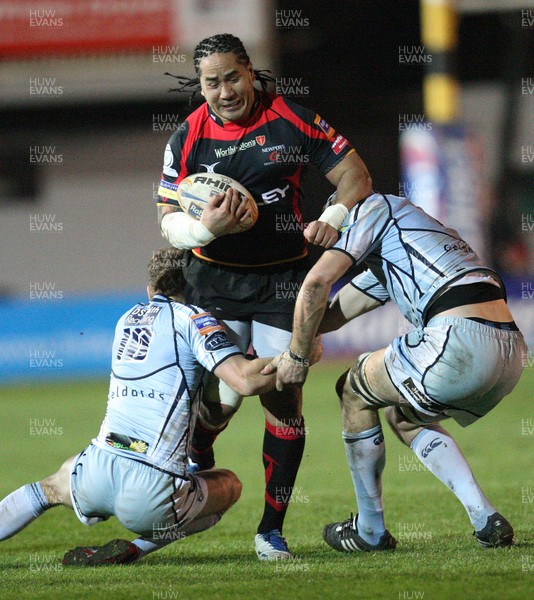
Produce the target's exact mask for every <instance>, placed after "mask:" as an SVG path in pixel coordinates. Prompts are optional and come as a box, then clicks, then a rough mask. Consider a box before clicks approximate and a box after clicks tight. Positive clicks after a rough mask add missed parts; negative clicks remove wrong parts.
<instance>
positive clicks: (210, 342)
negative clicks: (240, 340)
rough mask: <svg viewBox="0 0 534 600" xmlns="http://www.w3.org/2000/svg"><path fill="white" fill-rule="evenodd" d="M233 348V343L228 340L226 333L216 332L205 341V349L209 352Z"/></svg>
mask: <svg viewBox="0 0 534 600" xmlns="http://www.w3.org/2000/svg"><path fill="white" fill-rule="evenodd" d="M232 346H233V344H232V342H231V341H230V340H229V339H228V337H227V336H226V333H225V332H224V331H216V332H215V333H212V334H211V335H209V336H208V337H207V338H206V340H205V341H204V349H205V350H207V351H208V352H216V351H217V350H222V349H223V348H231V347H232Z"/></svg>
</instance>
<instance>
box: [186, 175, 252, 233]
mask: <svg viewBox="0 0 534 600" xmlns="http://www.w3.org/2000/svg"><path fill="white" fill-rule="evenodd" d="M229 188H233V189H234V190H237V191H238V192H239V194H240V195H241V196H242V197H245V198H246V199H247V208H248V209H249V210H250V217H249V218H248V219H246V220H245V221H244V222H243V223H241V224H240V229H242V231H246V230H247V229H250V228H251V227H252V226H253V225H254V223H256V221H257V220H258V206H257V205H256V202H255V201H254V198H253V197H252V194H251V193H250V192H249V191H248V190H247V189H246V188H245V187H244V186H242V185H241V184H240V183H238V182H237V181H235V179H232V178H231V177H227V176H226V175H221V174H220V173H195V174H194V175H188V176H187V177H186V178H185V179H182V181H181V182H180V183H179V185H178V202H179V203H180V206H181V207H182V210H183V211H184V213H185V214H186V215H189V216H190V217H192V218H193V219H197V220H200V217H201V216H202V211H203V210H204V208H205V207H206V205H207V203H208V200H209V199H210V198H211V197H212V196H215V195H217V194H222V193H225V192H226V191H227V190H228V189H229Z"/></svg>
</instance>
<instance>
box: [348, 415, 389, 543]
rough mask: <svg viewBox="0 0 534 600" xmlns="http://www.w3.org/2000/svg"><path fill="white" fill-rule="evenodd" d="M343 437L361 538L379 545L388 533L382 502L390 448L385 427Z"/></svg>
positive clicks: (377, 427)
mask: <svg viewBox="0 0 534 600" xmlns="http://www.w3.org/2000/svg"><path fill="white" fill-rule="evenodd" d="M342 436H343V441H344V442H345V454H346V455H347V461H348V463H349V469H350V474H351V476H352V482H353V484H354V490H355V491H356V501H357V503H358V524H357V526H358V535H359V536H360V537H361V538H362V539H363V540H364V541H366V542H367V543H369V544H377V543H378V541H379V540H380V537H381V536H382V534H383V533H384V531H385V530H386V526H385V524H384V504H383V502H382V471H383V470H384V466H385V464H386V446H385V444H384V436H383V435H382V427H381V426H380V425H377V426H376V427H373V428H372V429H367V430H366V431H362V432H360V433H347V432H345V431H344V432H343V434H342Z"/></svg>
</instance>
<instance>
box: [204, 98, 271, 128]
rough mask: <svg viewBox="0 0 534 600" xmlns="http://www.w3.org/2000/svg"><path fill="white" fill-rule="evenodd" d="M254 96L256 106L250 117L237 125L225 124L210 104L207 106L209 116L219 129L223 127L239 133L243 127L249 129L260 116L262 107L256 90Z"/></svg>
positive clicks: (254, 105)
mask: <svg viewBox="0 0 534 600" xmlns="http://www.w3.org/2000/svg"><path fill="white" fill-rule="evenodd" d="M254 96H255V98H254V104H253V105H252V109H251V110H250V115H249V116H248V117H244V118H243V119H241V120H239V121H237V122H236V123H232V122H231V121H230V122H229V123H223V121H222V119H221V118H220V117H219V116H218V115H216V114H215V113H214V112H213V111H212V110H211V108H210V105H209V104H208V105H207V107H208V114H209V116H210V117H211V118H212V119H213V120H214V121H215V123H217V125H219V127H222V128H223V129H226V130H227V131H232V130H233V131H237V130H239V129H243V127H249V126H250V125H252V124H253V123H254V122H255V121H256V120H257V119H258V117H259V115H260V112H259V110H258V108H259V105H260V96H259V93H258V90H254Z"/></svg>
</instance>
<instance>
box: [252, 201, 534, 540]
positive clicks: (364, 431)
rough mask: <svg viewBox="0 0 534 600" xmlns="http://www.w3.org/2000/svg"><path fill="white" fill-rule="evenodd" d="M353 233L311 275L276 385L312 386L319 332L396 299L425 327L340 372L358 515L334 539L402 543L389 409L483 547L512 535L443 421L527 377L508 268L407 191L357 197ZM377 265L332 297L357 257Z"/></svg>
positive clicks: (463, 416)
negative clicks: (394, 526)
mask: <svg viewBox="0 0 534 600" xmlns="http://www.w3.org/2000/svg"><path fill="white" fill-rule="evenodd" d="M343 230H344V233H343V235H342V236H341V238H340V239H339V241H338V242H337V244H336V245H335V246H333V247H332V248H331V249H330V250H327V251H326V252H325V253H324V254H323V255H322V257H321V258H320V259H319V261H318V262H317V263H316V264H315V266H314V267H313V268H312V270H311V271H310V272H309V274H308V275H307V277H306V279H305V281H304V284H303V286H302V288H301V290H300V293H299V296H298V299H297V304H296V308H295V316H294V322H293V335H292V338H291V344H290V346H289V350H288V351H287V352H285V353H283V354H281V355H280V356H278V357H276V358H275V359H274V360H273V362H272V363H271V365H269V366H268V367H267V368H266V369H264V373H271V372H273V371H274V370H275V369H277V371H278V373H277V388H278V389H282V388H283V387H284V386H285V385H301V384H303V383H304V381H305V379H306V376H307V372H308V365H309V361H308V357H309V356H310V350H311V341H312V339H313V337H314V336H315V334H316V332H317V331H321V332H326V331H331V330H333V329H337V328H339V327H340V326H342V325H343V324H345V323H346V322H348V321H349V320H351V319H353V318H355V317H357V316H359V315H361V314H363V313H365V312H368V311H369V310H372V309H374V308H377V307H378V306H380V305H382V304H384V303H385V302H386V301H388V300H390V299H391V300H393V301H394V302H395V303H396V304H397V305H398V307H399V309H400V310H401V312H402V314H403V315H404V316H405V317H406V319H408V321H410V322H411V323H412V324H413V325H414V326H415V329H414V330H413V331H412V332H410V333H407V334H406V335H403V336H401V337H398V338H396V339H394V340H393V342H392V343H391V344H390V345H389V346H388V347H387V348H384V349H382V350H378V351H376V352H372V353H371V352H369V353H366V354H363V355H361V356H359V357H358V359H357V360H356V362H355V364H354V366H353V367H352V368H351V369H350V370H349V371H347V372H345V373H343V375H342V376H341V377H340V378H339V380H338V382H337V385H336V392H337V394H338V396H339V398H340V401H341V409H342V422H343V440H344V443H345V452H346V455H347V460H348V463H349V468H350V471H351V475H352V479H353V483H354V488H355V491H356V498H357V503H358V515H356V517H355V518H353V517H352V515H351V517H350V518H349V519H347V520H346V521H344V522H339V523H332V524H330V525H327V526H326V527H325V528H324V531H323V538H324V539H325V541H326V542H327V543H328V544H329V545H330V546H332V547H333V548H335V549H336V550H339V551H341V552H354V551H374V550H392V549H394V548H395V546H396V540H395V539H394V538H393V536H392V535H391V534H390V533H389V531H387V529H386V528H385V523H384V509H383V502H382V479H381V477H382V471H383V469H384V465H385V447H384V438H383V435H382V429H381V425H380V418H379V414H378V409H379V408H384V407H385V409H386V411H385V415H386V419H387V421H388V423H389V425H390V426H391V427H392V429H393V431H394V432H395V434H396V435H397V437H399V439H400V440H401V441H402V442H403V443H405V444H406V445H408V446H410V448H411V449H412V450H413V451H414V452H415V454H416V455H417V457H418V458H419V460H420V461H421V462H422V463H423V464H424V465H425V466H426V467H427V468H428V469H429V470H430V471H431V472H432V473H433V474H434V475H435V476H436V477H437V478H438V479H440V481H442V482H443V483H444V484H445V485H446V486H447V487H449V489H450V490H451V491H453V493H454V494H455V495H456V496H457V497H458V499H459V500H460V502H462V504H463V506H464V508H465V509H466V511H467V513H468V516H469V519H470V521H471V523H472V525H473V526H474V529H475V537H476V539H477V541H478V542H479V543H480V544H481V545H482V546H485V547H487V546H509V545H511V544H513V541H514V531H513V529H512V526H511V525H510V523H508V521H507V520H506V519H505V518H504V517H503V516H502V515H500V514H499V513H498V512H497V509H496V508H495V507H494V506H493V505H492V504H491V503H490V501H489V500H488V499H487V498H486V496H485V495H484V493H483V492H482V490H481V489H480V487H479V485H478V483H477V482H476V480H475V478H474V475H473V473H472V472H471V469H470V468H469V465H468V464H467V461H466V460H465V458H464V456H463V454H462V452H461V450H460V449H459V447H458V446H457V444H456V442H455V441H454V439H453V438H452V437H451V435H450V434H449V433H448V432H447V431H446V430H445V429H443V428H442V427H441V425H439V423H438V422H439V421H442V420H443V419H446V418H448V417H452V418H454V419H455V420H456V421H457V422H458V423H460V424H461V425H462V426H466V425H469V424H470V423H473V422H474V421H476V420H477V419H478V418H480V417H482V416H484V415H485V414H486V413H488V412H489V411H490V410H491V409H492V408H493V407H494V406H495V405H497V404H498V403H499V402H500V400H501V399H502V398H503V397H504V396H506V395H507V394H509V393H510V392H511V391H512V390H513V388H514V387H515V385H516V383H517V382H518V380H519V377H520V375H521V371H522V368H523V365H522V363H523V357H524V356H525V353H526V351H527V348H526V344H525V342H524V340H523V336H522V335H521V333H520V332H519V330H518V329H517V326H516V325H515V323H514V321H513V317H512V315H511V314H510V311H509V310H508V307H507V305H506V301H505V300H506V293H505V290H504V286H503V283H502V281H501V279H500V278H499V276H498V275H497V273H495V272H494V271H493V270H491V269H490V268H488V267H486V266H485V265H484V264H483V263H482V262H481V261H480V259H479V258H478V256H477V255H476V253H475V252H474V251H473V250H472V249H471V248H470V246H469V245H468V244H467V243H466V242H465V241H464V240H462V239H461V238H460V236H459V235H458V233H457V232H456V231H454V230H453V229H449V228H447V227H445V226H443V225H442V224H441V223H439V222H438V221H436V220H435V219H433V218H432V217H430V216H429V215H427V214H426V213H425V212H424V211H423V210H421V209H420V208H418V207H416V206H414V205H413V204H411V203H410V202H409V201H408V200H406V199H405V198H399V197H397V196H392V195H382V194H373V195H372V196H370V197H368V198H367V199H365V200H364V201H362V202H360V203H359V204H358V205H356V207H355V208H353V209H352V210H351V211H350V213H349V215H348V217H347V219H346V221H345V223H344V229H343ZM360 263H364V264H365V266H367V267H368V269H367V270H366V271H364V272H363V273H361V274H360V275H359V276H357V277H356V278H355V279H353V281H351V282H350V283H349V284H348V285H346V286H345V287H344V288H342V289H341V290H340V292H339V293H338V294H337V295H336V296H335V297H334V299H333V300H332V302H331V303H330V305H329V306H328V307H327V303H328V296H329V292H330V289H331V287H332V284H333V283H334V282H336V281H337V280H338V279H339V278H340V277H341V276H343V275H344V274H345V273H346V272H347V270H348V269H349V268H350V267H351V266H353V265H355V264H356V265H358V264H360Z"/></svg>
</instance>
